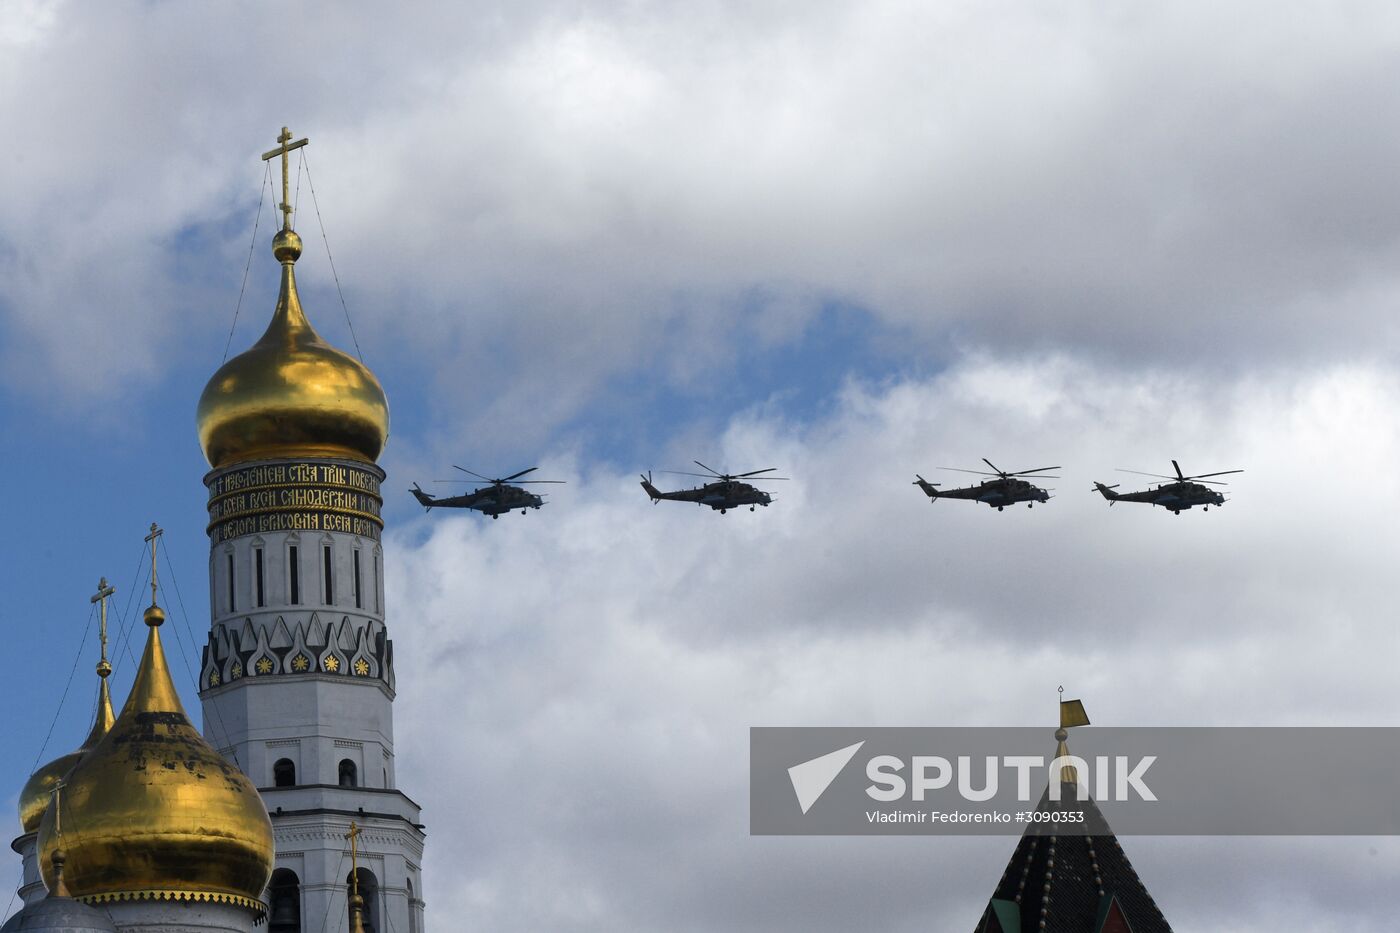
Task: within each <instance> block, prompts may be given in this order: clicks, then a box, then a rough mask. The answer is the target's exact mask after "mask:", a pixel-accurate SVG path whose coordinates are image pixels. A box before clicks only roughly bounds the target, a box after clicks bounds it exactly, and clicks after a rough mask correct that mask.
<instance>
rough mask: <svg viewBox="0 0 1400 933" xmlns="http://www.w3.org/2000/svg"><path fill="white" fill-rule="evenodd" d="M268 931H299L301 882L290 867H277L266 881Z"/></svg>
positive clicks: (281, 932)
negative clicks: (269, 908)
mask: <svg viewBox="0 0 1400 933" xmlns="http://www.w3.org/2000/svg"><path fill="white" fill-rule="evenodd" d="M267 889H268V906H269V907H271V911H270V913H269V915H268V924H267V930H268V933H301V882H300V881H299V880H298V879H297V873H296V872H294V871H292V870H291V869H290V868H279V869H277V870H276V871H274V872H273V873H272V880H271V881H270V882H268V885H267Z"/></svg>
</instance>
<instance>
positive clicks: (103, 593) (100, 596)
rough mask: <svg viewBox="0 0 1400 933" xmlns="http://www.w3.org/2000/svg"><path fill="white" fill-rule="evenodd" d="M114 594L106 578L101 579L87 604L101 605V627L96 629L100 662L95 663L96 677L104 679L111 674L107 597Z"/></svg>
mask: <svg viewBox="0 0 1400 933" xmlns="http://www.w3.org/2000/svg"><path fill="white" fill-rule="evenodd" d="M115 592H116V589H115V588H114V587H110V586H108V585H107V578H106V577H103V578H102V579H101V580H98V581H97V592H96V593H94V594H93V596H92V599H90V600H88V602H92V603H101V604H102V627H101V628H100V629H98V637H99V638H100V639H101V642H102V660H101V661H98V662H97V676H99V677H106V676H107V675H108V674H110V673H112V665H111V663H110V662H108V660H107V597H108V596H111V595H112V594H113V593H115Z"/></svg>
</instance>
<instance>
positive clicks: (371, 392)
mask: <svg viewBox="0 0 1400 933" xmlns="http://www.w3.org/2000/svg"><path fill="white" fill-rule="evenodd" d="M291 138H292V137H291V133H290V132H288V131H287V129H286V128H285V127H283V129H282V135H281V136H280V137H279V138H278V143H279V144H280V145H279V147H278V148H277V149H274V150H272V151H271V152H268V153H265V154H264V155H263V158H264V159H265V160H266V159H270V158H275V157H277V156H279V155H280V156H281V158H282V203H281V205H280V207H281V210H282V229H281V230H280V231H278V233H277V235H276V236H275V237H274V238H273V241H272V255H273V256H274V257H276V259H277V261H278V262H280V263H281V264H282V289H281V292H280V293H279V295H278V296H277V308H276V310H275V311H274V312H273V315H272V323H270V324H269V325H268V327H267V331H266V333H264V334H263V335H262V338H261V339H260V340H259V341H258V342H257V343H255V344H254V345H253V346H252V347H251V348H250V349H248V350H247V351H245V352H243V353H241V354H239V355H238V356H235V357H234V358H233V359H231V360H229V361H228V362H227V363H225V364H224V365H223V366H222V367H220V368H219V371H218V372H216V373H214V376H213V378H211V379H210V380H209V384H208V385H206V386H205V387H204V394H203V395H201V396H200V398H199V409H198V415H197V420H198V425H199V443H200V445H201V446H202V447H203V448H204V456H205V457H206V458H207V459H208V460H209V464H210V466H213V467H215V468H218V467H222V466H227V465H229V464H231V463H239V462H243V461H247V460H262V459H268V458H281V457H304V456H311V457H345V458H348V459H352V460H366V461H369V462H371V463H373V462H374V461H375V460H376V459H378V457H379V454H380V451H382V450H383V449H384V442H385V441H386V440H388V437H389V403H388V400H387V399H386V398H385V396H384V389H383V388H382V387H381V386H380V384H379V380H378V379H376V378H375V376H374V373H372V372H370V371H369V369H368V368H367V367H366V366H365V365H364V364H363V363H361V362H359V361H358V360H356V359H354V358H352V357H350V356H348V355H346V354H344V353H342V352H341V351H339V350H337V349H336V348H335V347H332V346H331V345H330V344H328V343H326V342H325V341H324V340H322V339H321V337H320V335H319V334H317V333H316V331H315V329H314V328H312V326H311V323H310V321H308V320H307V318H306V315H305V314H304V313H303V311H302V308H301V299H300V297H298V295H297V285H296V274H295V272H294V271H293V266H294V265H295V264H296V261H297V259H298V257H300V256H301V237H299V236H297V234H296V232H295V231H293V230H292V227H291V216H292V208H291V203H290V197H289V192H288V184H287V174H288V173H287V153H288V152H290V151H292V150H294V149H297V148H299V147H300V146H302V145H305V143H306V141H305V140H298V141H296V142H291Z"/></svg>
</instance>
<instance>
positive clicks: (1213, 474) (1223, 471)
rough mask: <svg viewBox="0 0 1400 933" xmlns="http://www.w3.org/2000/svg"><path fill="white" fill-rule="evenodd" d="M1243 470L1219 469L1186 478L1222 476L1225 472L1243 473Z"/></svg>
mask: <svg viewBox="0 0 1400 933" xmlns="http://www.w3.org/2000/svg"><path fill="white" fill-rule="evenodd" d="M1243 472H1244V470H1221V471H1220V472H1219V473H1200V474H1198V475H1196V476H1188V477H1186V478H1187V479H1203V478H1204V477H1207V476H1224V475H1225V474H1227V473H1243Z"/></svg>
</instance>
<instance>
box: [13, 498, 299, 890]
mask: <svg viewBox="0 0 1400 933" xmlns="http://www.w3.org/2000/svg"><path fill="white" fill-rule="evenodd" d="M158 535H159V530H158V529H157V528H156V527H155V526H152V529H151V537H150V540H151V549H152V574H151V581H152V582H151V605H150V607H149V608H147V609H146V612H145V617H144V618H145V621H146V625H147V626H148V627H149V631H148V634H147V638H146V650H145V652H144V654H143V655H142V656H141V665H140V668H139V669H138V670H137V672H136V682H135V684H133V685H132V688H131V695H130V696H129V697H128V698H127V701H126V704H125V705H124V706H123V707H122V711H121V713H120V714H119V715H118V716H117V719H116V722H115V723H114V724H113V725H112V728H111V729H110V730H109V731H108V732H107V734H106V735H104V736H103V737H102V738H101V739H100V740H99V741H98V743H97V745H96V747H95V748H93V749H92V750H91V751H89V752H88V753H87V754H86V755H85V756H83V758H82V760H81V761H79V762H78V764H77V765H76V766H75V767H74V768H73V769H72V771H71V772H69V774H68V776H67V778H66V779H65V781H64V783H63V785H62V789H61V791H60V793H59V795H58V797H57V805H56V806H50V807H49V808H48V810H47V811H46V812H45V813H44V817H43V821H42V823H41V824H40V827H39V851H40V865H41V866H42V869H43V874H44V883H45V884H46V885H48V886H50V889H51V890H52V886H53V885H54V884H55V881H56V879H55V878H54V877H53V868H52V860H53V854H54V852H55V851H56V850H58V849H59V848H62V850H63V852H64V853H65V855H66V856H67V861H66V867H65V869H64V872H63V881H64V883H65V884H66V886H67V888H68V890H69V892H71V895H72V896H73V897H74V898H76V899H78V900H82V901H87V902H90V903H97V902H103V901H128V900H144V899H151V900H187V901H213V902H220V903H227V904H235V905H239V906H242V907H246V908H248V909H250V910H252V911H254V912H257V913H259V914H261V913H262V911H263V905H262V902H261V896H262V893H263V890H264V888H266V886H267V880H268V877H269V876H270V875H271V873H272V862H273V837H272V822H271V821H270V820H269V819H268V815H267V809H266V808H265V807H264V805H263V802H262V798H260V797H259V796H258V792H257V790H256V788H254V787H253V782H252V781H250V780H249V779H248V777H247V776H246V775H244V774H243V772H242V771H240V770H238V768H237V767H235V766H234V765H233V764H231V763H230V762H228V761H226V760H225V759H224V757H223V756H222V755H220V754H219V753H218V752H217V751H215V750H214V749H213V748H212V747H211V746H210V745H209V743H208V742H206V741H205V740H204V737H203V736H201V735H200V734H199V731H198V730H197V729H195V727H194V726H193V725H191V724H190V721H189V717H187V716H186V715H185V710H184V707H183V705H182V704H181V703H180V697H179V694H178V693H176V691H175V685H174V683H173V682H172V680H171V677H170V669H169V667H168V665H167V663H166V658H165V651H164V649H163V648H162V647H161V638H160V626H161V623H163V622H164V621H165V612H164V611H163V610H162V609H161V608H160V607H159V606H158V605H156V598H155V597H156V583H155V572H154V570H155V568H154V562H155V539H156V537H157V536H158Z"/></svg>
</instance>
